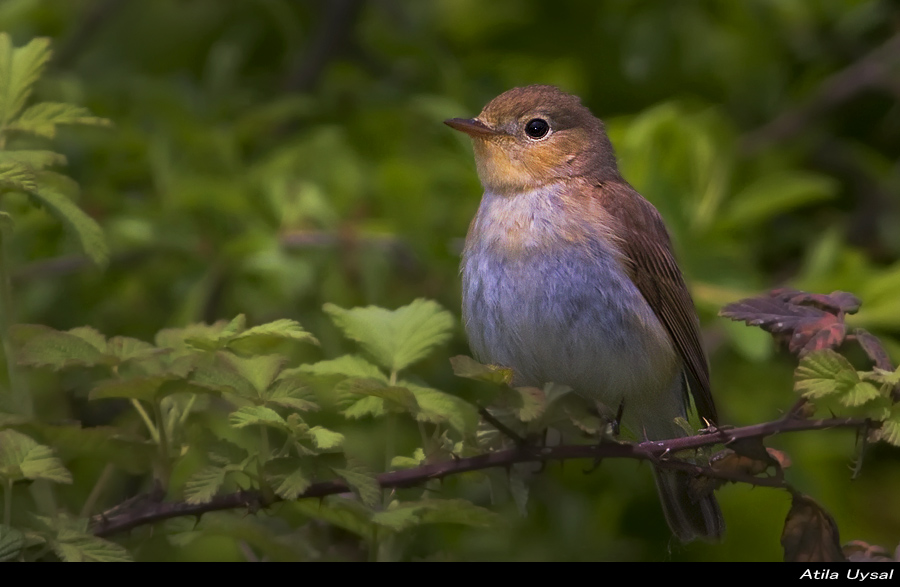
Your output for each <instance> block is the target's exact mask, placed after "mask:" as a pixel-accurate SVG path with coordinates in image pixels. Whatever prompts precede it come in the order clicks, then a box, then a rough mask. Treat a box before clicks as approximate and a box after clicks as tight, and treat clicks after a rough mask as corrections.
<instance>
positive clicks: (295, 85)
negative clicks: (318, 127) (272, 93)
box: [283, 0, 363, 92]
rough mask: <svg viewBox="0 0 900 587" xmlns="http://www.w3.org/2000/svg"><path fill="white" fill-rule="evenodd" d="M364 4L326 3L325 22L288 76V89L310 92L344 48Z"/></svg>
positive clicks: (354, 0) (357, 1)
mask: <svg viewBox="0 0 900 587" xmlns="http://www.w3.org/2000/svg"><path fill="white" fill-rule="evenodd" d="M362 4H363V3H362V0H329V1H328V2H326V3H325V7H326V8H325V10H326V12H325V16H324V17H323V18H322V21H323V22H322V25H321V26H320V27H319V30H318V33H317V34H316V36H315V38H314V39H313V40H312V42H311V43H310V45H309V47H308V48H307V49H306V52H305V54H304V56H303V59H302V61H301V62H300V64H299V65H298V66H297V67H296V69H294V70H293V71H292V72H290V74H289V75H288V76H287V78H286V79H285V81H284V84H283V87H284V89H285V90H287V91H289V92H308V91H310V90H311V89H313V88H314V87H315V85H316V83H317V82H318V81H319V78H320V77H321V76H322V72H323V71H325V67H326V66H327V65H328V63H329V62H330V61H331V60H332V59H333V58H334V57H335V56H337V54H338V53H340V51H341V50H342V49H343V48H344V46H345V44H346V42H347V38H348V37H349V35H350V31H351V30H352V29H353V25H354V23H355V22H356V17H357V16H358V15H359V12H360V9H361V8H362Z"/></svg>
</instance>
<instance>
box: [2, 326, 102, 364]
mask: <svg viewBox="0 0 900 587" xmlns="http://www.w3.org/2000/svg"><path fill="white" fill-rule="evenodd" d="M10 335H11V338H12V341H13V346H14V347H15V349H16V361H18V363H19V364H20V365H27V366H29V367H49V368H51V369H53V370H55V371H58V370H60V369H64V368H66V367H72V366H76V365H78V366H84V367H92V366H94V365H101V364H109V363H110V361H109V358H108V357H106V355H105V354H104V353H102V352H101V351H100V350H98V349H97V348H96V347H95V346H93V345H92V344H91V343H89V342H87V341H85V340H84V339H83V338H81V337H79V336H77V335H74V334H72V333H68V332H60V331H59V330H54V329H52V328H49V327H47V326H41V325H38V324H16V325H14V326H12V327H11V328H10Z"/></svg>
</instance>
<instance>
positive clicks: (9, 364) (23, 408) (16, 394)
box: [0, 146, 34, 418]
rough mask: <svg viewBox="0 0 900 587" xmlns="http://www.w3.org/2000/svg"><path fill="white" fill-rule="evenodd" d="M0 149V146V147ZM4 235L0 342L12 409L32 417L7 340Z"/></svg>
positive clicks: (9, 303)
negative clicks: (0, 342)
mask: <svg viewBox="0 0 900 587" xmlns="http://www.w3.org/2000/svg"><path fill="white" fill-rule="evenodd" d="M0 148H2V146H0ZM4 238H5V235H4V234H3V231H2V230H0V340H2V343H3V356H4V357H5V359H6V372H7V377H8V378H9V393H10V400H12V401H11V404H12V405H11V407H12V409H13V410H14V411H15V412H16V413H18V414H21V415H23V416H26V417H28V418H31V417H32V416H33V415H34V405H33V404H32V402H31V394H29V393H28V387H27V386H26V385H25V382H24V381H23V380H22V379H21V378H20V377H19V372H18V368H17V365H16V362H15V360H14V359H13V348H12V342H11V341H10V339H9V327H10V326H12V324H13V323H14V322H15V310H14V308H13V295H12V286H11V285H10V281H9V258H8V255H7V251H6V247H5V246H3V245H4V242H3V239H4Z"/></svg>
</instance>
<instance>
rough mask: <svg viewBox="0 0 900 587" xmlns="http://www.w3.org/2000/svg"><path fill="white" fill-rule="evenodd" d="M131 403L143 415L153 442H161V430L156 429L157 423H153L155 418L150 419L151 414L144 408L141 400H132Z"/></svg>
mask: <svg viewBox="0 0 900 587" xmlns="http://www.w3.org/2000/svg"><path fill="white" fill-rule="evenodd" d="M131 405H133V406H134V409H135V410H137V411H138V414H140V415H141V419H142V420H143V421H144V424H145V425H146V426H147V431H148V432H150V438H151V439H153V442H155V443H156V444H159V431H158V430H157V429H156V425H155V424H153V420H151V419H150V414H148V413H147V410H145V409H144V406H142V405H141V402H139V401H138V400H136V399H132V400H131Z"/></svg>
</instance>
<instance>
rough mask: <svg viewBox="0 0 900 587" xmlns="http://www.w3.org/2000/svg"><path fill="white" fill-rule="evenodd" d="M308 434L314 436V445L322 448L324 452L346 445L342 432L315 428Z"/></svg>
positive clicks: (319, 427)
mask: <svg viewBox="0 0 900 587" xmlns="http://www.w3.org/2000/svg"><path fill="white" fill-rule="evenodd" d="M308 434H309V435H310V436H312V439H313V443H315V445H316V448H320V449H322V450H328V449H331V448H337V447H339V446H341V445H342V444H344V435H343V434H341V433H340V432H334V431H333V430H328V429H327V428H322V427H321V426H313V427H312V428H310V429H309V432H308Z"/></svg>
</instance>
